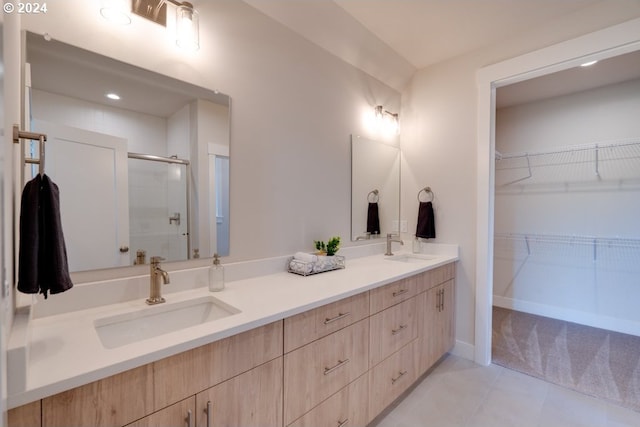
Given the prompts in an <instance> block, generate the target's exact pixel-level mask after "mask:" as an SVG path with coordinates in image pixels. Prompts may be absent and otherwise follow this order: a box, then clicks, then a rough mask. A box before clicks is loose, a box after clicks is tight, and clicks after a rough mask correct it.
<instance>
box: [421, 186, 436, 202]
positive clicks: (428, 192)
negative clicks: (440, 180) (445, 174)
mask: <svg viewBox="0 0 640 427" xmlns="http://www.w3.org/2000/svg"><path fill="white" fill-rule="evenodd" d="M423 192H424V193H426V194H427V195H429V200H426V201H427V202H433V191H431V187H424V188H423V189H422V190H420V191H418V201H419V202H422V200H420V195H421V194H422V193H423Z"/></svg>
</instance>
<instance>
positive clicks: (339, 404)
mask: <svg viewBox="0 0 640 427" xmlns="http://www.w3.org/2000/svg"><path fill="white" fill-rule="evenodd" d="M368 402H369V376H368V375H367V374H365V375H362V376H361V377H360V378H358V379H357V380H355V381H354V382H352V383H351V384H349V385H348V386H346V387H345V388H343V389H342V390H340V391H339V392H337V393H336V394H334V395H333V396H331V397H330V398H328V399H327V400H325V401H324V402H322V403H321V404H320V405H318V406H316V407H315V408H313V409H312V410H311V411H309V412H307V413H306V414H305V415H303V416H302V417H301V418H298V419H297V420H296V421H295V422H294V423H292V424H290V425H289V427H339V426H345V427H346V426H349V427H364V426H366V425H367V424H368V423H369V421H370V420H369V417H368V409H367V408H368Z"/></svg>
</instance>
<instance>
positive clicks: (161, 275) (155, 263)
mask: <svg viewBox="0 0 640 427" xmlns="http://www.w3.org/2000/svg"><path fill="white" fill-rule="evenodd" d="M150 261H151V264H150V275H149V298H147V301H146V302H147V304H149V305H154V304H160V303H163V302H165V299H164V298H162V292H161V288H162V283H164V284H165V285H167V284H169V283H170V280H169V273H167V272H166V271H164V270H163V269H161V268H160V261H164V258H162V257H159V256H152V257H151V259H150ZM160 281H162V283H160Z"/></svg>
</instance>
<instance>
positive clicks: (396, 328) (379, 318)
mask: <svg viewBox="0 0 640 427" xmlns="http://www.w3.org/2000/svg"><path fill="white" fill-rule="evenodd" d="M369 322H370V323H369V337H370V340H369V342H370V348H369V366H372V367H373V366H374V365H377V364H378V363H380V362H382V360H384V359H385V358H386V357H388V356H389V355H390V354H392V353H394V352H396V351H398V350H399V349H400V348H402V347H403V346H405V345H406V344H408V343H409V342H410V341H412V340H413V339H415V338H416V337H417V336H418V322H417V314H416V298H411V299H410V300H407V301H404V302H402V303H400V304H397V305H395V306H393V307H389V308H387V309H386V310H383V311H381V312H380V313H378V314H374V315H373V316H371V317H370V319H369Z"/></svg>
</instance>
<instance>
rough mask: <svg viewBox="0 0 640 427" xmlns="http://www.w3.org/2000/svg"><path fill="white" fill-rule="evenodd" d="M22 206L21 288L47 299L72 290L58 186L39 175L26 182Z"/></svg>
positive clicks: (44, 176)
mask: <svg viewBox="0 0 640 427" xmlns="http://www.w3.org/2000/svg"><path fill="white" fill-rule="evenodd" d="M20 209H21V210H20V252H19V260H18V266H19V269H18V290H19V291H20V292H24V293H27V294H35V293H38V292H40V293H42V294H43V295H44V297H45V298H47V296H48V293H51V294H57V293H60V292H64V291H66V290H68V289H70V288H71V287H73V283H72V281H71V277H70V275H69V264H68V261H67V249H66V245H65V242H64V235H63V233H62V221H61V219H60V192H59V189H58V186H57V185H56V184H55V183H54V182H53V181H51V179H50V178H49V177H48V176H47V175H46V174H42V175H40V174H38V175H37V176H36V177H35V178H33V179H32V180H31V181H29V182H28V183H27V184H26V185H25V187H24V190H23V192H22V199H21V205H20Z"/></svg>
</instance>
